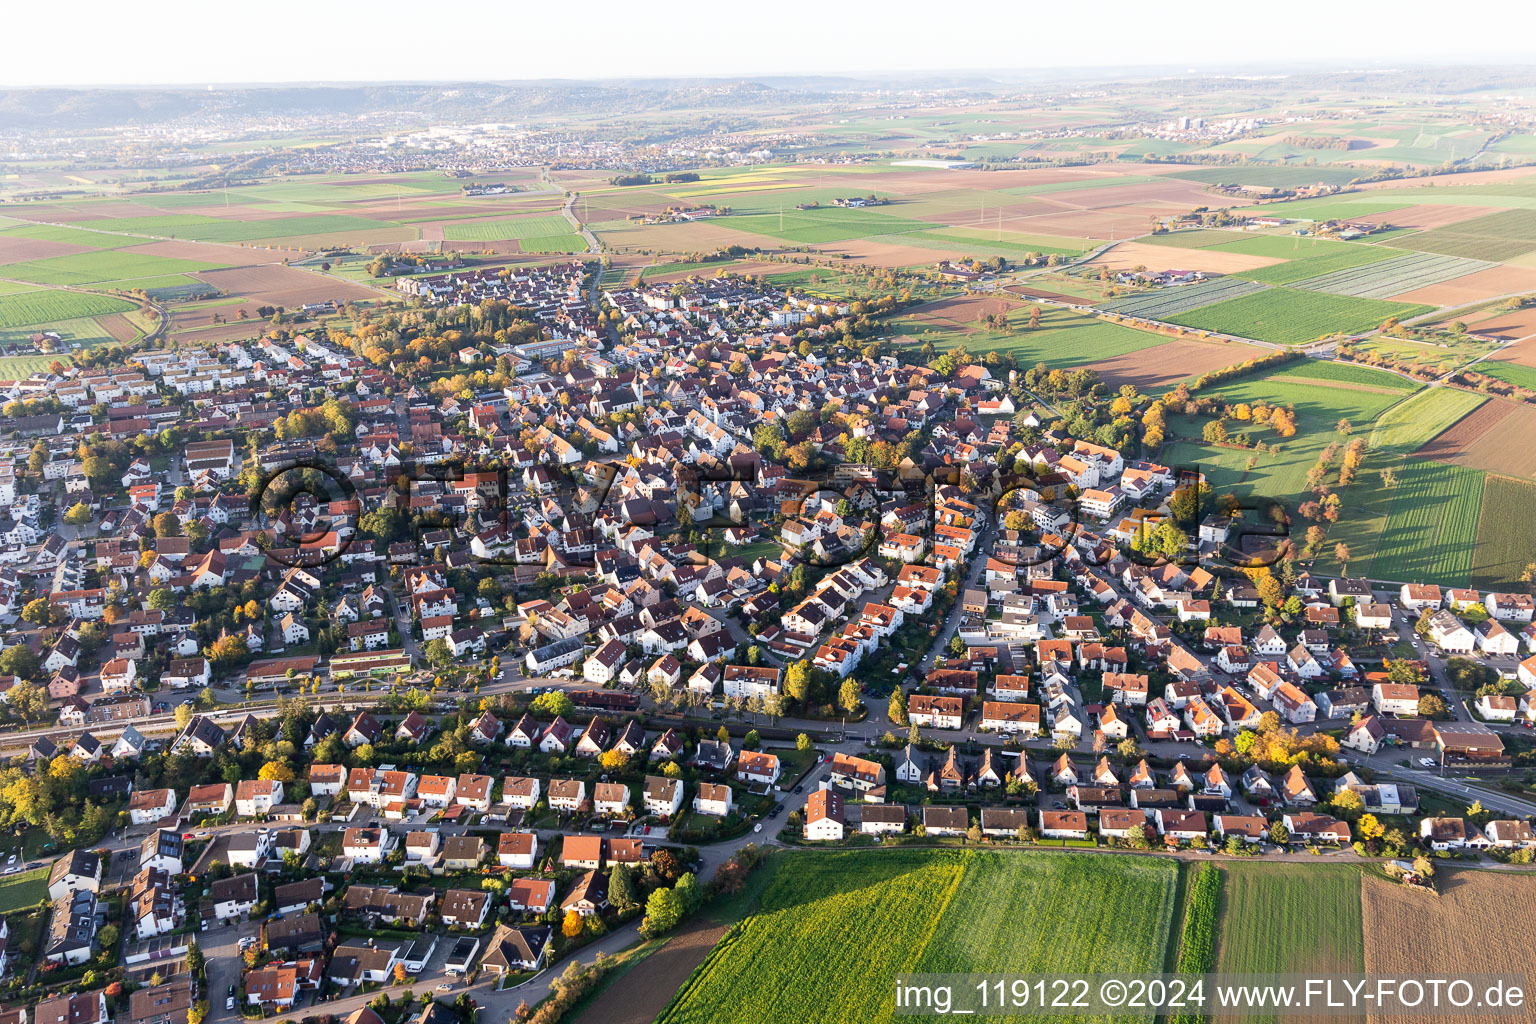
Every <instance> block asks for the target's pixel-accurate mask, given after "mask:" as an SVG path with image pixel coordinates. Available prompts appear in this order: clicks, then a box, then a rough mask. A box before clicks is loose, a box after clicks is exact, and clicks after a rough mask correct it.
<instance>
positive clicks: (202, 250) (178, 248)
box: [118, 241, 259, 266]
mask: <svg viewBox="0 0 1536 1024" xmlns="http://www.w3.org/2000/svg"><path fill="white" fill-rule="evenodd" d="M118 252H132V253H142V254H143V255H145V256H167V257H169V258H171V259H174V260H197V261H198V262H200V263H224V264H228V265H231V266H255V265H256V264H257V262H259V257H257V256H256V254H255V253H253V252H251V250H249V249H242V248H240V247H239V246H238V245H216V244H214V243H212V242H174V241H172V242H147V243H145V244H144V245H130V246H128V247H127V248H125V249H119V250H118Z"/></svg>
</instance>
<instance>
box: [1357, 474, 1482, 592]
mask: <svg viewBox="0 0 1536 1024" xmlns="http://www.w3.org/2000/svg"><path fill="white" fill-rule="evenodd" d="M1400 476H1401V479H1400V482H1399V483H1398V485H1397V487H1396V488H1395V489H1394V492H1393V495H1392V510H1391V513H1390V514H1389V515H1388V517H1387V522H1386V525H1385V526H1384V527H1383V529H1382V531H1381V539H1380V542H1379V543H1378V544H1377V547H1376V553H1375V557H1374V558H1372V559H1371V561H1370V567H1369V569H1368V570H1367V569H1366V568H1365V567H1364V566H1363V565H1359V559H1360V555H1359V553H1357V552H1354V551H1353V550H1352V551H1351V553H1352V554H1354V555H1355V559H1356V564H1357V566H1359V571H1361V572H1365V573H1367V574H1368V575H1369V576H1371V578H1373V579H1381V580H1391V581H1399V582H1404V583H1414V582H1421V581H1425V580H1433V581H1435V582H1437V583H1440V584H1442V585H1446V586H1454V587H1464V586H1466V585H1467V580H1468V578H1469V576H1470V575H1471V572H1472V562H1473V557H1472V556H1473V551H1474V549H1475V548H1476V547H1477V543H1478V517H1479V514H1480V513H1481V511H1482V507H1483V482H1484V481H1483V477H1484V474H1483V471H1482V470H1477V469H1467V468H1466V467H1464V466H1453V465H1450V464H1449V463H1444V462H1433V461H1429V460H1421V459H1407V460H1405V461H1404V462H1403V466H1402V469H1401V471H1400Z"/></svg>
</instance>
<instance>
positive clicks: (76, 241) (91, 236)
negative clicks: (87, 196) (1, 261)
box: [0, 224, 144, 249]
mask: <svg viewBox="0 0 1536 1024" xmlns="http://www.w3.org/2000/svg"><path fill="white" fill-rule="evenodd" d="M0 235H3V236H4V237H6V238H31V239H35V240H37V241H42V242H67V243H69V244H70V245H88V246H90V247H91V248H93V249H118V248H122V247H123V246H125V245H143V244H144V239H142V238H124V237H123V236H122V235H109V234H106V233H105V232H101V231H84V230H81V229H80V228H67V227H62V226H59V225H55V224H29V225H25V226H21V227H7V228H6V229H5V230H4V231H0Z"/></svg>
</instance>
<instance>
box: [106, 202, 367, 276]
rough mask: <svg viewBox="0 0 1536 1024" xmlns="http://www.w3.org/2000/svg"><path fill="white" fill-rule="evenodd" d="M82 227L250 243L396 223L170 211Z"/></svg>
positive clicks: (319, 216) (320, 216)
mask: <svg viewBox="0 0 1536 1024" xmlns="http://www.w3.org/2000/svg"><path fill="white" fill-rule="evenodd" d="M391 194H393V193H391ZM81 226H83V227H88V228H91V229H93V230H97V231H120V232H128V233H132V234H138V235H150V236H153V237H156V238H185V239H192V240H194V241H198V242H252V241H258V240H260V239H267V238H291V237H295V236H298V235H335V236H338V237H344V236H345V235H346V234H347V233H348V232H354V233H355V232H360V231H371V230H374V229H376V228H381V227H395V226H396V225H395V223H394V222H393V221H382V220H369V219H367V218H363V217H351V216H345V215H341V214H316V215H313V216H307V217H304V216H300V217H275V218H273V219H271V220H249V221H241V220H235V219H233V218H223V217H205V216H203V215H201V214H171V215H167V216H164V217H123V218H116V219H107V220H91V221H82V222H81ZM141 276H143V275H141Z"/></svg>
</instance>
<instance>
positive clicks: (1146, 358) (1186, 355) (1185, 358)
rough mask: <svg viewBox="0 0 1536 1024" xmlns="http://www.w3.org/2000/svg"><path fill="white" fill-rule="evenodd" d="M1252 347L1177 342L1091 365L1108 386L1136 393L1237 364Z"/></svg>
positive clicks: (1202, 342) (1253, 350) (1201, 342)
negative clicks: (1129, 386) (1132, 387)
mask: <svg viewBox="0 0 1536 1024" xmlns="http://www.w3.org/2000/svg"><path fill="white" fill-rule="evenodd" d="M1255 351H1256V350H1255V349H1254V348H1253V346H1251V345H1239V344H1231V345H1219V344H1212V343H1210V342H1204V341H1189V340H1185V339H1176V340H1174V341H1170V342H1167V343H1166V344H1163V345H1157V346H1154V347H1153V348H1144V349H1141V350H1140V351H1137V352H1127V353H1125V354H1124V355H1119V356H1114V357H1113V358H1110V359H1104V360H1101V361H1099V362H1097V363H1094V364H1093V368H1094V369H1095V370H1097V371H1099V376H1100V377H1101V378H1102V379H1103V380H1104V381H1105V383H1107V384H1109V385H1110V386H1111V387H1119V386H1120V385H1121V384H1134V385H1135V386H1136V388H1137V390H1140V391H1153V390H1156V389H1158V388H1161V387H1165V386H1169V385H1173V384H1177V383H1178V382H1179V381H1181V380H1185V379H1186V378H1189V377H1198V376H1199V375H1200V374H1202V373H1207V372H1209V371H1211V370H1219V369H1222V368H1224V367H1227V366H1231V365H1233V364H1234V363H1240V362H1242V361H1243V360H1245V359H1248V358H1249V357H1251V356H1252V355H1254V353H1255Z"/></svg>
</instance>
